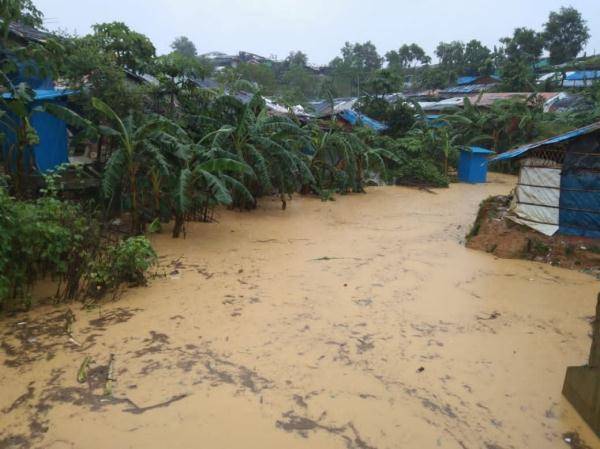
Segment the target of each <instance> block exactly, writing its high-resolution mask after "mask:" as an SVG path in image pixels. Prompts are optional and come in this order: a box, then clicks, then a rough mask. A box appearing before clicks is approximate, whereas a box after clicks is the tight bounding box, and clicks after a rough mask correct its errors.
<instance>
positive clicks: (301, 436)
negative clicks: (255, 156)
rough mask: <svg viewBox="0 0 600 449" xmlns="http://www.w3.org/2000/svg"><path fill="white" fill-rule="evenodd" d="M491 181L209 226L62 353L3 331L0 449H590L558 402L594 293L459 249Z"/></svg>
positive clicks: (270, 210)
mask: <svg viewBox="0 0 600 449" xmlns="http://www.w3.org/2000/svg"><path fill="white" fill-rule="evenodd" d="M492 180H493V182H492V183H489V184H487V185H484V186H470V185H453V186H452V188H451V189H447V190H439V191H436V193H435V194H431V193H428V192H425V191H418V190H415V189H407V188H399V187H386V188H374V189H370V190H369V193H368V195H354V196H348V197H343V198H340V199H339V200H338V201H336V202H328V203H323V202H320V201H319V200H317V199H312V198H296V199H295V200H294V201H292V202H291V203H289V204H288V210H287V211H285V212H283V211H281V209H280V204H279V203H278V202H277V201H269V200H266V201H263V202H262V204H261V208H260V209H259V210H258V211H255V212H252V213H236V212H229V211H221V212H219V214H218V217H217V218H218V220H219V223H218V224H210V225H205V224H194V225H191V226H190V228H189V229H188V236H187V239H186V240H177V241H175V240H172V239H170V238H169V236H168V235H161V236H156V237H155V238H154V244H155V246H156V248H157V250H158V252H159V254H160V255H161V261H162V262H161V263H162V270H163V271H164V272H165V274H166V276H164V277H161V278H157V279H155V280H154V281H152V282H151V284H150V286H149V287H148V288H141V289H135V290H130V291H127V292H126V293H125V294H124V296H123V297H122V298H121V299H120V300H119V301H118V302H115V303H106V304H104V305H103V306H102V307H101V308H97V309H93V310H81V309H80V308H78V307H76V306H72V308H73V311H74V313H75V316H76V321H75V323H74V324H73V328H72V330H73V332H72V340H71V338H70V337H68V336H67V335H65V332H64V329H65V328H64V317H65V313H66V310H67V309H66V307H65V306H61V307H57V308H51V307H46V308H40V309H36V310H35V311H32V312H30V313H27V314H24V315H19V316H16V317H12V318H6V319H3V320H2V322H1V323H0V338H1V339H2V341H1V349H0V448H3V449H4V448H13V447H15V448H16V447H18V448H44V449H57V448H78V449H79V448H86V449H95V448H102V449H105V448H106V447H135V448H138V447H143V448H145V449H154V448H156V449H158V448H160V449H163V448H165V447H169V448H171V449H176V448H190V447H207V448H211V449H218V448H228V449H231V448H245V449H247V448H257V449H259V448H260V449H265V448H286V449H289V448H304V449H309V448H310V449H315V448H316V449H318V448H323V449H335V448H340V449H342V448H347V449H369V448H377V449H385V448H389V449H397V448H420V449H428V448H457V449H460V448H462V449H465V448H469V449H475V448H485V449H509V448H564V447H569V445H571V446H573V447H575V445H579V446H580V447H585V445H588V446H589V447H592V448H600V443H599V442H598V440H597V439H596V437H595V436H594V435H593V434H592V433H591V431H590V430H589V429H588V428H587V427H586V426H585V424H584V423H583V422H582V421H581V419H580V418H579V417H578V416H577V415H576V413H575V412H574V411H573V409H572V408H571V407H570V406H569V404H568V403H567V402H566V400H564V399H563V398H562V396H561V393H560V392H561V387H562V382H563V379H564V375H565V369H566V367H567V366H570V365H582V364H584V363H585V361H586V358H587V354H588V351H589V346H590V338H589V332H590V326H589V323H590V320H591V315H592V313H593V311H594V308H595V298H596V294H597V290H598V282H597V281H596V280H595V279H594V278H593V277H591V276H588V275H585V274H582V273H579V272H576V271H568V270H564V269H560V268H556V267H552V266H549V265H544V264H539V263H535V262H528V261H518V260H501V259H498V258H496V257H494V256H492V255H490V254H486V253H483V252H479V251H473V250H470V249H467V248H465V246H464V236H465V235H466V233H467V232H468V231H469V229H470V227H471V225H472V223H473V221H474V219H475V215H476V212H477V207H478V205H479V203H480V202H481V201H482V200H483V199H484V198H487V197H488V196H490V195H499V194H506V193H508V192H509V191H510V190H511V188H512V187H513V185H514V178H511V177H502V176H497V175H492ZM111 354H113V355H114V360H115V364H114V365H113V370H112V371H113V372H114V373H113V376H112V377H114V378H115V381H114V383H113V386H112V396H110V397H107V396H106V395H105V394H104V389H105V380H106V377H107V372H108V362H109V360H110V358H111ZM86 356H89V357H91V358H92V360H93V362H92V363H91V364H90V370H89V373H88V376H87V379H86V380H85V382H83V383H79V382H78V379H77V375H78V369H79V367H80V365H81V363H82V361H83V360H84V359H85V357H86ZM565 435H566V436H567V438H570V439H568V441H565Z"/></svg>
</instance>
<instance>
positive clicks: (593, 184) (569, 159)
mask: <svg viewBox="0 0 600 449" xmlns="http://www.w3.org/2000/svg"><path fill="white" fill-rule="evenodd" d="M574 147H575V148H570V151H567V153H566V155H565V162H564V164H563V171H562V176H561V182H560V219H559V225H560V229H559V232H560V233H561V234H567V235H578V236H582V237H594V238H596V237H599V238H600V172H598V171H596V170H593V169H592V166H589V165H587V162H588V161H587V160H588V159H598V158H600V156H599V154H600V152H598V151H597V150H598V149H597V148H596V147H593V146H591V145H589V146H588V147H587V151H586V148H585V146H584V147H583V148H580V147H581V145H579V146H574ZM580 151H581V152H586V153H588V154H587V155H586V154H585V153H580ZM582 155H583V156H587V157H586V158H585V159H582V158H581V156H582ZM567 167H568V168H567Z"/></svg>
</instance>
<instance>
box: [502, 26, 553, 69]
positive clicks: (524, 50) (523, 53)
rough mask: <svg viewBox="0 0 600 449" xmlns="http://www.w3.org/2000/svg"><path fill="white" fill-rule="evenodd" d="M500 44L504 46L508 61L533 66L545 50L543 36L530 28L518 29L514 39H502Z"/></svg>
mask: <svg viewBox="0 0 600 449" xmlns="http://www.w3.org/2000/svg"><path fill="white" fill-rule="evenodd" d="M500 42H501V43H502V44H503V45H504V49H503V51H504V54H505V56H506V58H507V59H512V60H516V59H518V60H521V61H524V62H526V63H528V64H531V65H533V64H535V62H536V61H537V59H538V58H539V57H540V56H541V55H542V50H543V49H544V41H543V38H542V35H541V34H540V33H538V32H537V31H535V30H532V29H530V28H516V29H515V31H514V32H513V35H512V37H505V38H502V39H500Z"/></svg>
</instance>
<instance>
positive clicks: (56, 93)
mask: <svg viewBox="0 0 600 449" xmlns="http://www.w3.org/2000/svg"><path fill="white" fill-rule="evenodd" d="M34 93H35V99H36V100H56V99H57V98H61V97H66V96H69V95H73V94H75V93H76V91H74V90H54V89H35V90H34ZM2 98H4V99H5V100H11V99H12V98H13V95H12V93H10V92H6V93H4V94H2Z"/></svg>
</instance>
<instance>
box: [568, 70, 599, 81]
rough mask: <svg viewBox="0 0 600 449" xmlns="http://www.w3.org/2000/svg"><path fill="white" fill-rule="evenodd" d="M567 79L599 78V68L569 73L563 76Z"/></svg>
mask: <svg viewBox="0 0 600 449" xmlns="http://www.w3.org/2000/svg"><path fill="white" fill-rule="evenodd" d="M565 79H566V80H567V81H583V80H594V79H600V70H581V71H577V72H574V73H571V74H570V75H569V76H567V77H566V78H565Z"/></svg>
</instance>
